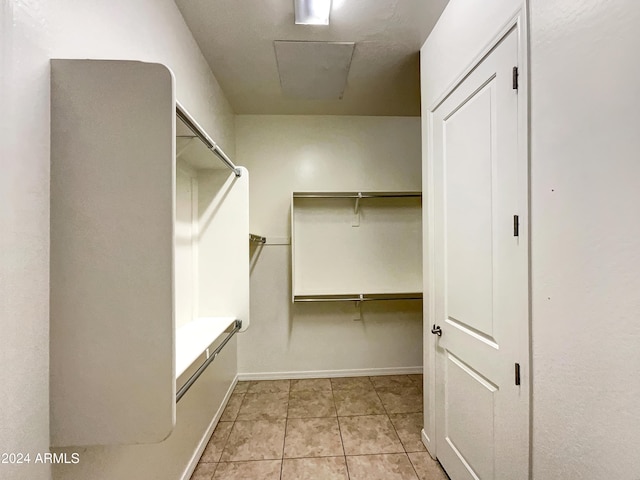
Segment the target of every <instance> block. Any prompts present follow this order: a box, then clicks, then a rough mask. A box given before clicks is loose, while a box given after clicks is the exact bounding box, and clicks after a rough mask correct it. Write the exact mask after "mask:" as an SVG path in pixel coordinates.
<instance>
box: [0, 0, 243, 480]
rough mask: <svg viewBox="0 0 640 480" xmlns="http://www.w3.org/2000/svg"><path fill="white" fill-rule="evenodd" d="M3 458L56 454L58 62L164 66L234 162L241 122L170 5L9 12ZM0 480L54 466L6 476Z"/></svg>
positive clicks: (2, 259)
mask: <svg viewBox="0 0 640 480" xmlns="http://www.w3.org/2000/svg"><path fill="white" fill-rule="evenodd" d="M0 15H1V16H0V27H1V31H0V99H1V105H2V112H3V113H2V116H0V122H1V127H2V128H1V129H0V132H1V133H0V135H2V136H1V137H0V148H1V150H0V171H1V172H2V174H1V175H0V231H1V232H2V234H0V252H1V253H0V331H2V332H3V333H2V335H0V381H1V382H2V385H3V388H2V389H0V405H2V408H1V409H0V425H1V427H0V451H2V452H32V454H35V453H36V452H46V451H47V450H48V445H49V407H48V403H49V393H48V382H49V380H48V377H49V372H48V341H49V339H48V323H49V319H48V304H49V302H48V287H49V286H48V278H49V270H48V264H49V246H48V238H49V58H52V57H54V58H55V57H57V58H65V57H67V58H86V57H88V58H120V59H136V60H143V61H152V62H161V63H164V64H166V65H167V66H169V67H170V68H171V69H172V70H173V71H174V73H175V76H176V90H177V98H178V100H179V101H181V102H182V104H183V105H184V106H185V108H186V109H187V110H189V112H190V113H191V114H192V115H193V116H194V117H195V118H196V119H197V120H198V122H199V123H200V124H201V125H202V126H203V127H204V128H205V129H206V130H207V131H208V132H209V133H210V135H211V136H212V137H213V138H214V139H215V140H216V141H217V142H218V143H219V144H220V145H221V147H222V148H224V150H225V151H226V152H227V153H228V154H229V155H233V154H234V148H235V139H234V124H233V112H232V110H231V108H230V106H229V104H228V102H227V100H226V99H225V97H224V95H223V94H222V92H221V90H220V88H219V86H218V84H217V82H216V80H215V78H214V77H213V75H212V74H211V71H210V70H209V67H208V65H207V64H206V62H205V60H204V58H203V57H202V55H201V54H200V52H199V50H198V48H197V46H196V43H195V41H194V40H193V38H192V36H191V34H190V32H189V30H188V28H187V27H186V25H185V24H184V21H183V19H182V17H181V15H180V12H179V11H178V9H177V7H176V6H175V4H174V3H173V1H171V0H137V1H135V2H129V1H124V0H113V1H108V2H105V1H97V0H93V1H84V2H77V1H73V0H58V1H56V2H47V1H44V0H32V1H29V2H23V1H17V0H0ZM0 477H2V478H11V479H16V480H18V479H22V478H24V479H40V478H48V477H49V466H47V465H42V464H40V465H35V464H33V463H31V464H30V465H29V466H24V465H22V466H17V465H16V466H11V465H6V464H4V465H0Z"/></svg>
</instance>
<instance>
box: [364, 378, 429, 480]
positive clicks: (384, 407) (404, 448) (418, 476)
mask: <svg viewBox="0 0 640 480" xmlns="http://www.w3.org/2000/svg"><path fill="white" fill-rule="evenodd" d="M407 378H409V381H410V382H411V383H412V384H413V380H411V377H409V376H407ZM369 381H371V377H369ZM371 383H373V382H371ZM373 389H374V391H375V392H376V396H377V397H378V399H379V400H380V403H381V404H382V408H383V409H384V411H385V412H386V414H387V418H388V419H389V423H390V424H391V426H392V427H393V431H394V432H396V436H397V437H398V440H399V441H400V445H402V449H403V450H404V456H405V457H407V460H409V465H411V468H412V469H413V471H414V473H415V474H416V478H417V479H418V480H420V475H418V471H417V470H416V467H415V465H414V464H413V462H412V461H411V457H409V453H408V452H407V447H405V446H404V443H403V442H402V439H401V438H400V435H398V429H397V428H396V426H395V425H394V423H393V422H392V421H391V416H390V415H389V412H388V411H387V407H386V406H385V404H384V402H383V401H382V398H380V395H379V394H378V389H377V388H376V386H375V384H373ZM422 410H423V415H424V407H422Z"/></svg>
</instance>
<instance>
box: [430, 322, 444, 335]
mask: <svg viewBox="0 0 640 480" xmlns="http://www.w3.org/2000/svg"><path fill="white" fill-rule="evenodd" d="M431 333H433V334H434V335H438V336H439V337H441V336H442V329H441V328H440V326H436V324H435V323H434V324H433V327H431Z"/></svg>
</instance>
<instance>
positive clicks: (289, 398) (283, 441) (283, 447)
mask: <svg viewBox="0 0 640 480" xmlns="http://www.w3.org/2000/svg"><path fill="white" fill-rule="evenodd" d="M288 381H289V391H288V392H287V413H286V414H285V417H284V436H283V437H282V458H281V459H280V480H282V474H283V472H284V449H285V446H286V445H287V426H288V425H289V403H290V402H291V379H289V380H288Z"/></svg>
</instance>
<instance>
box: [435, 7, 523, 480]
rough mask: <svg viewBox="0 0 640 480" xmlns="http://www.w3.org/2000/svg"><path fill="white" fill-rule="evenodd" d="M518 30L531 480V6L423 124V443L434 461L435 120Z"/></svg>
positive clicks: (469, 68)
mask: <svg viewBox="0 0 640 480" xmlns="http://www.w3.org/2000/svg"><path fill="white" fill-rule="evenodd" d="M514 28H516V30H517V36H518V90H519V92H518V94H519V95H521V96H522V97H521V98H523V99H524V100H523V101H522V102H519V104H518V127H517V129H518V138H519V142H518V158H517V160H518V161H519V162H524V164H525V168H524V169H523V171H524V172H526V178H525V179H521V180H520V182H521V183H522V184H525V185H526V188H527V191H526V199H527V204H526V208H525V209H524V210H523V215H522V216H523V217H524V218H521V219H520V231H521V233H522V235H523V236H525V235H526V237H525V238H526V239H527V241H526V242H525V244H524V247H525V248H526V250H527V257H528V258H529V261H528V275H527V283H528V284H527V291H528V297H529V298H528V318H527V326H528V328H527V331H526V339H523V340H522V346H523V348H525V349H526V350H525V351H523V355H522V358H523V360H525V361H526V365H521V371H520V374H521V381H522V385H523V386H527V387H528V389H529V421H528V436H529V478H531V461H532V455H531V445H532V442H531V440H532V439H531V413H532V393H533V383H532V375H531V364H532V359H531V235H530V210H531V185H530V177H531V174H530V170H531V164H530V127H529V111H530V94H529V83H530V76H529V29H528V15H527V8H526V3H523V5H522V6H521V7H520V8H518V10H517V11H516V12H514V14H513V15H512V16H511V17H510V19H509V21H508V22H507V23H505V24H504V25H503V26H502V28H500V29H499V30H498V32H497V34H496V35H494V36H493V37H492V39H491V40H490V41H489V42H488V43H487V44H486V45H485V47H484V48H483V49H482V50H481V53H480V54H479V55H478V56H476V57H475V58H474V59H473V61H472V62H471V63H470V64H469V65H468V66H467V67H466V68H465V69H464V70H463V72H462V73H461V74H460V75H459V76H458V77H457V78H456V80H455V81H454V82H453V83H452V84H451V85H449V87H447V88H446V89H445V92H444V93H443V94H442V95H440V96H439V97H438V98H437V99H436V100H435V101H434V102H433V103H432V104H431V105H430V106H429V107H428V109H427V111H426V112H423V114H422V115H423V122H424V126H425V127H426V132H427V133H426V138H427V144H426V145H425V146H423V156H424V161H423V189H426V192H425V193H426V194H423V225H424V229H425V232H424V233H425V234H424V236H423V278H424V280H423V282H424V287H425V288H426V292H425V293H426V295H425V296H424V301H423V318H424V370H425V372H424V373H425V398H424V407H425V422H424V425H425V428H424V429H423V430H422V442H423V443H424V445H425V446H426V448H427V451H428V452H429V454H430V455H431V456H432V457H433V458H434V459H435V458H437V453H438V446H437V442H436V435H435V425H436V413H435V412H436V408H435V406H436V351H437V342H436V336H435V335H433V334H431V325H432V323H433V319H434V318H435V299H436V294H437V292H439V291H441V289H440V286H439V285H438V284H437V282H436V279H435V266H434V262H433V261H431V259H432V258H434V257H435V247H434V243H435V221H434V213H435V212H434V189H433V185H434V175H433V158H434V153H433V144H434V137H433V121H434V112H435V111H436V109H437V108H438V107H439V106H440V105H441V104H442V103H443V102H444V101H445V100H446V99H447V98H448V97H449V95H450V94H451V93H452V92H453V91H454V90H455V89H456V88H457V87H458V86H459V85H460V84H461V83H462V82H463V81H464V80H465V79H466V78H467V77H468V76H469V74H470V73H471V72H472V71H473V70H474V69H475V68H476V66H478V64H480V63H481V62H482V61H483V60H484V59H485V58H486V57H487V56H488V55H489V54H490V53H491V51H492V50H493V49H494V48H495V47H496V46H497V45H498V43H500V41H501V40H502V39H503V38H504V37H505V36H506V35H507V34H508V33H509V32H511V30H513V29H514Z"/></svg>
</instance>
